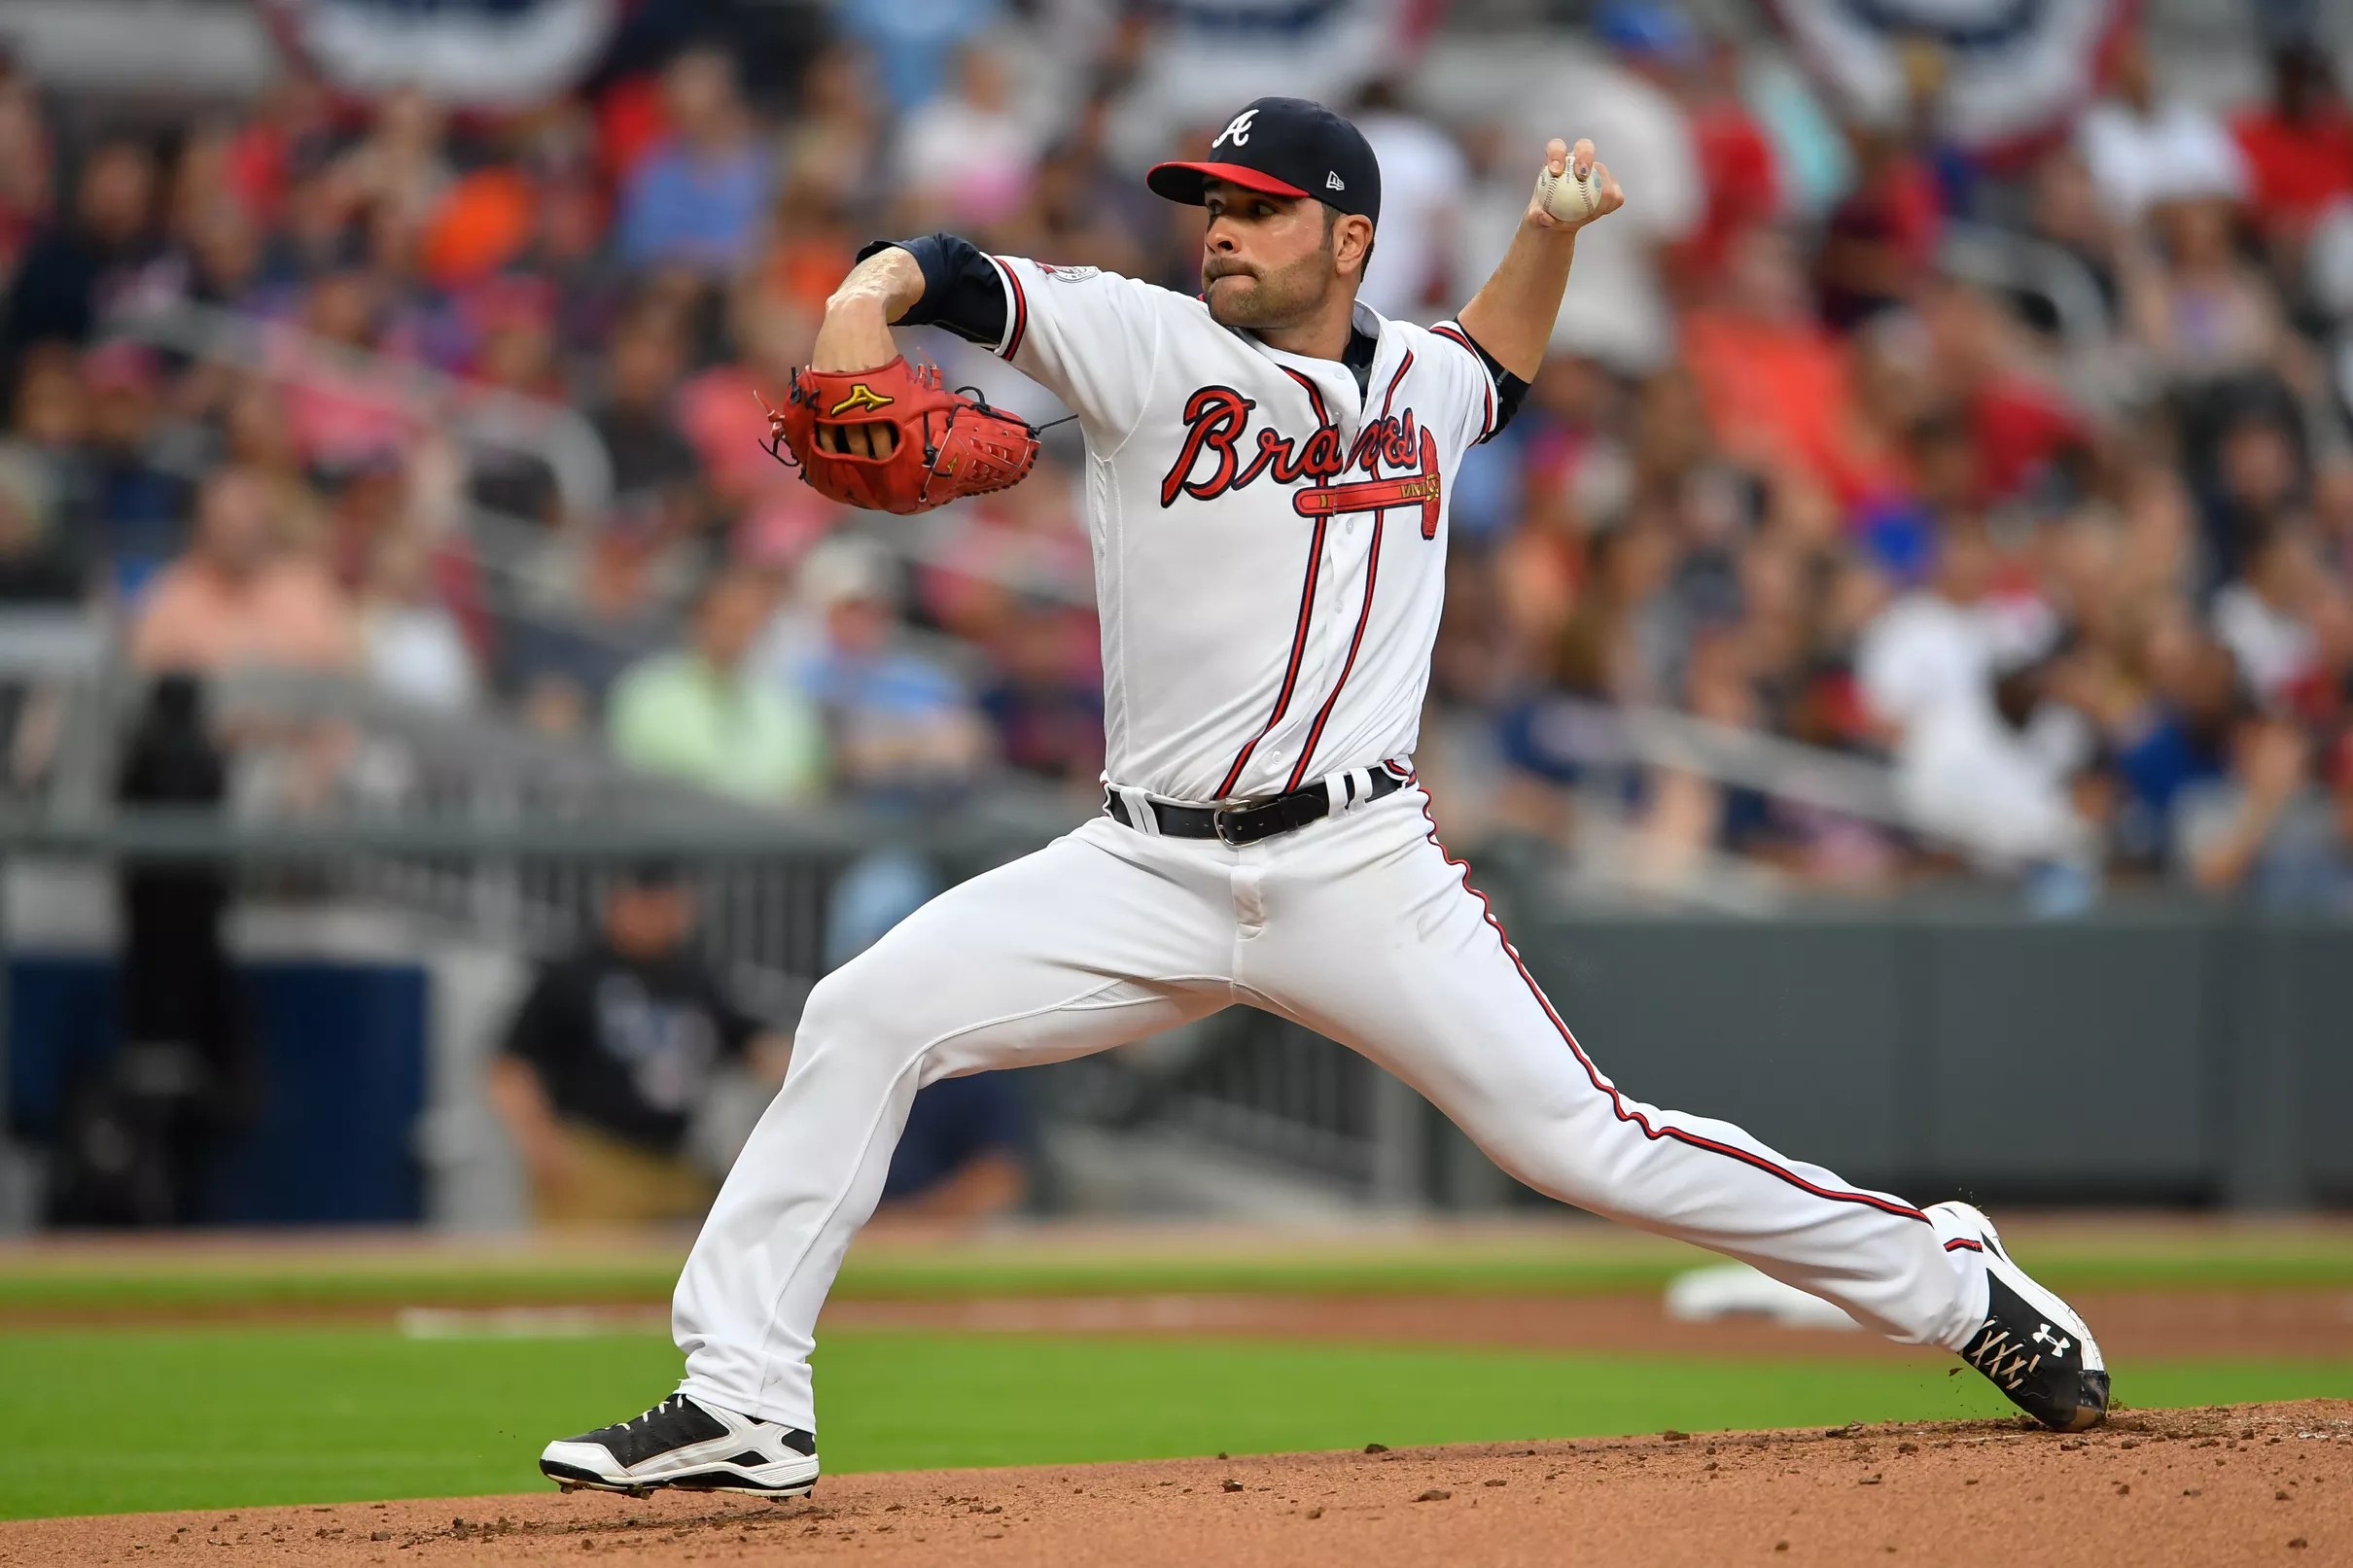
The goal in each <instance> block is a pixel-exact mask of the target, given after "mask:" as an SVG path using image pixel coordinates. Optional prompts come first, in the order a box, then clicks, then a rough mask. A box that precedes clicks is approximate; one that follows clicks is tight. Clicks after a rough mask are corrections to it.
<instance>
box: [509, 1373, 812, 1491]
mask: <svg viewBox="0 0 2353 1568" xmlns="http://www.w3.org/2000/svg"><path fill="white" fill-rule="evenodd" d="M540 1471H541V1473H542V1474H543V1475H544V1476H545V1477H546V1478H547V1479H548V1480H549V1481H554V1482H555V1483H556V1484H557V1485H559V1486H561V1487H563V1488H564V1490H566V1491H572V1490H574V1489H575V1488H577V1487H580V1486H593V1487H595V1488H596V1489H597V1490H598V1491H601V1492H628V1493H629V1494H631V1495H632V1496H637V1497H643V1496H644V1495H645V1494H646V1493H648V1492H650V1491H652V1490H653V1489H654V1488H656V1487H659V1486H675V1487H677V1488H679V1489H680V1490H682V1491H695V1492H742V1493H744V1494H745V1495H747V1496H751V1497H806V1496H808V1495H809V1493H810V1492H811V1491H813V1490H815V1489H816V1486H817V1438H816V1435H815V1434H814V1433H809V1432H803V1431H801V1430H800V1429H799V1428H798V1427H791V1426H787V1425H785V1424H784V1423H783V1422H782V1421H763V1420H761V1419H759V1418H758V1417H757V1416H755V1415H738V1414H736V1413H735V1412H734V1411H722V1410H720V1409H717V1408H716V1407H714V1406H710V1405H698V1404H696V1403H695V1402H694V1401H693V1400H691V1399H688V1398H687V1397H686V1396H685V1395H684V1394H673V1395H671V1396H670V1397H669V1398H668V1399H665V1400H663V1401H662V1402H661V1403H660V1404H659V1405H656V1406H654V1407H653V1409H651V1410H650V1411H646V1412H645V1413H644V1414H643V1415H638V1416H634V1417H632V1418H631V1419H629V1420H626V1421H622V1422H620V1423H619V1424H617V1425H615V1426H600V1427H598V1428H597V1429H596V1430H595V1431H593V1432H583V1433H581V1434H580V1435H579V1437H577V1438H566V1439H564V1440H563V1441H562V1442H560V1443H550V1444H549V1445H547V1446H546V1447H545V1449H544V1450H543V1451H542V1452H541V1454H540Z"/></svg>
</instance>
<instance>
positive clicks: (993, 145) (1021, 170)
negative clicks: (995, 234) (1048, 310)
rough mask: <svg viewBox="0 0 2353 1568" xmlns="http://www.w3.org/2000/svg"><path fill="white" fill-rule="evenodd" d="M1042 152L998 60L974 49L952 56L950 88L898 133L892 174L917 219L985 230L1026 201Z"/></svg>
mask: <svg viewBox="0 0 2353 1568" xmlns="http://www.w3.org/2000/svg"><path fill="white" fill-rule="evenodd" d="M1042 151H1043V144H1042V139H1041V138H1040V137H1039V136H1038V134H1037V132H1036V128H1035V127H1034V126H1032V125H1030V124H1029V123H1027V122H1025V121H1024V120H1023V119H1022V117H1021V115H1020V114H1019V113H1018V111H1017V108H1016V106H1015V103H1014V99H1013V86H1012V81H1011V78H1010V76H1009V74H1008V73H1007V71H1006V68H1005V62H1004V60H1003V59H1002V57H1001V56H1000V55H999V54H998V53H997V52H995V51H994V50H992V49H990V48H989V47H988V46H986V45H983V44H973V45H969V46H967V47H966V49H965V50H964V52H962V53H961V54H960V55H959V56H958V59H957V67H956V86H955V87H954V89H953V90H952V91H949V92H943V93H941V94H940V95H939V96H938V97H936V98H933V99H932V100H931V102H930V103H927V104H925V105H924V106H923V107H922V108H920V109H918V110H916V111H914V112H913V113H912V114H910V115H908V116H907V118H906V121H905V122H904V124H902V125H901V126H900V128H899V140H898V175H899V180H900V181H901V183H902V185H903V187H904V189H905V190H906V191H907V192H908V193H909V194H910V195H911V196H912V197H913V198H914V200H915V201H916V203H917V204H918V207H919V211H920V215H921V216H922V217H924V218H930V217H931V216H932V215H934V214H936V215H937V216H938V218H939V220H940V221H942V222H946V223H952V224H965V225H973V226H987V225H989V224H993V223H998V222H1001V221H1002V220H1004V219H1006V218H1010V217H1011V216H1012V215H1013V214H1014V213H1016V212H1018V211H1019V210H1020V208H1021V206H1022V204H1023V203H1024V202H1025V201H1027V200H1028V199H1029V195H1030V186H1031V182H1032V181H1033V180H1034V179H1035V178H1036V173H1037V158H1038V155H1039V153H1040V152H1042Z"/></svg>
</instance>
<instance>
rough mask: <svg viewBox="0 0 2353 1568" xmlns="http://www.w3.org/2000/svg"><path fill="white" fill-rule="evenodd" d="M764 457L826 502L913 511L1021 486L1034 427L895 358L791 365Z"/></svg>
mask: <svg viewBox="0 0 2353 1568" xmlns="http://www.w3.org/2000/svg"><path fill="white" fill-rule="evenodd" d="M763 406H764V404H763ZM782 447H790V448H791V451H792V456H791V457H790V459H788V458H787V457H786V456H785V455H784V452H783V451H781V450H780V448H782ZM768 455H769V456H771V457H773V458H775V459H776V460H777V461H778V462H779V463H789V464H791V465H794V466H797V467H798V468H799V469H800V476H801V477H802V478H803V479H804V480H806V481H808V483H809V484H810V485H811V486H812V487H813V488H815V489H816V491H817V492H818V494H820V495H823V496H825V497H828V498H830V499H832V500H834V501H839V502H844V503H847V504H848V505H853V506H864V507H866V508H867V509H869V510H872V511H889V512H901V513H904V512H919V511H929V510H931V508H932V507H934V506H940V505H946V504H947V503H949V502H951V501H954V500H956V499H957V498H958V497H960V496H979V495H986V494H988V492H990V491H992V490H1002V489H1005V488H1006V487H1007V486H1010V485H1015V484H1019V483H1020V482H1021V481H1022V480H1023V479H1024V478H1025V477H1027V476H1028V474H1029V471H1030V469H1031V467H1032V466H1033V465H1034V464H1036V461H1037V431H1036V428H1035V427H1033V426H1032V425H1031V424H1030V423H1029V422H1028V421H1027V420H1023V419H1017V418H1015V417H1014V416H1013V415H1011V414H1008V413H1004V412H1001V411H1000V410H998V409H995V408H992V407H990V406H989V404H988V402H987V401H986V400H984V399H981V398H979V397H976V396H975V397H966V395H965V394H964V393H962V392H951V391H948V390H947V389H946V388H944V387H942V386H941V385H940V380H939V367H938V366H932V365H926V366H909V365H908V364H907V361H906V357H905V356H904V355H901V356H900V357H899V358H897V359H895V360H893V361H892V362H891V363H890V364H888V365H885V366H877V367H876V368H874V369H871V370H847V371H836V370H796V371H794V372H793V374H792V392H791V395H790V397H788V398H786V400H785V406H784V407H782V408H770V409H769V410H768Z"/></svg>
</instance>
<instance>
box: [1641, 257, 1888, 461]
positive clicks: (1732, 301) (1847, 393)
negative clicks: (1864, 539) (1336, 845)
mask: <svg viewBox="0 0 2353 1568" xmlns="http://www.w3.org/2000/svg"><path fill="white" fill-rule="evenodd" d="M1809 306H1810V301H1809V299H1808V298H1807V293H1806V282H1805V277H1804V275H1803V273H1801V272H1800V270H1799V262H1798V260H1797V257H1796V255H1795V253H1794V252H1793V250H1792V248H1791V246H1790V243H1789V240H1788V239H1787V237H1786V236H1784V235H1782V234H1781V233H1779V232H1778V231H1776V230H1774V229H1770V228H1758V229H1752V230H1750V231H1749V232H1748V233H1747V234H1745V235H1743V236H1742V237H1741V239H1740V241H1739V242H1738V245H1737V246H1735V248H1734V251H1733V255H1732V260H1731V263H1730V265H1729V267H1728V269H1727V270H1726V273H1725V276H1724V280H1723V284H1722V287H1721V288H1720V289H1719V290H1718V300H1717V303H1716V305H1715V306H1714V308H1712V309H1707V310H1699V311H1694V312H1693V313H1692V314H1691V315H1690V316H1688V317H1686V318H1685V319H1684V323H1683V359H1684V362H1685V364H1686V365H1688V366H1689V367H1690V369H1691V373H1692V376H1693V378H1694V379H1695V380H1696V381H1697V382H1698V383H1699V388H1700V397H1701V401H1703V403H1704V404H1705V405H1706V409H1707V418H1708V423H1709V424H1710V425H1711V426H1712V427H1713V428H1714V431H1715V434H1716V439H1717V440H1718V441H1719V442H1721V443H1722V444H1723V447H1724V450H1725V452H1726V454H1727V455H1728V456H1730V457H1732V458H1734V459H1735V460H1736V461H1739V462H1745V463H1748V464H1751V465H1753V466H1755V467H1756V468H1758V469H1761V470H1766V471H1768V472H1771V471H1775V470H1779V469H1780V468H1781V467H1783V466H1784V465H1788V464H1795V465H1796V466H1798V467H1799V468H1801V469H1804V470H1808V471H1809V472H1810V473H1811V474H1813V475H1814V476H1815V477H1816V478H1818V479H1820V480H1821V481H1823V482H1824V483H1826V484H1828V485H1829V486H1830V487H1831V488H1832V490H1833V491H1835V492H1836V493H1837V494H1838V495H1839V496H1840V497H1841V498H1842V499H1845V500H1851V499H1852V498H1853V497H1854V496H1856V495H1857V494H1860V493H1861V492H1863V491H1864V490H1866V489H1868V488H1870V487H1871V485H1872V484H1874V483H1875V482H1877V481H1878V480H1879V479H1880V478H1882V477H1883V476H1884V475H1883V473H1882V472H1881V470H1883V468H1884V464H1883V462H1882V461H1880V460H1879V458H1878V456H1877V454H1875V452H1874V451H1873V449H1872V442H1871V438H1870V433H1869V431H1868V430H1867V429H1866V428H1865V427H1864V425H1863V422H1862V421H1861V419H1859V418H1858V417H1857V414H1856V408H1855V401H1854V391H1853V384H1852V380H1851V378H1850V376H1849V374H1848V371H1847V365H1846V357H1845V353H1844V349H1843V348H1842V346H1841V345H1840V343H1839V340H1838V339H1837V338H1835V337H1833V336H1832V335H1831V334H1830V333H1829V332H1827V331H1824V330H1823V329H1822V325H1821V323H1820V322H1818V321H1816V320H1815V319H1814V316H1813V312H1812V310H1811V309H1810V308H1809Z"/></svg>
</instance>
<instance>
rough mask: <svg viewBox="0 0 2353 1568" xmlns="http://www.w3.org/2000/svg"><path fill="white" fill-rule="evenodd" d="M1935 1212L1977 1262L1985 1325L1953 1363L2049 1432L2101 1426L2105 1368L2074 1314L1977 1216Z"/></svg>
mask: <svg viewBox="0 0 2353 1568" xmlns="http://www.w3.org/2000/svg"><path fill="white" fill-rule="evenodd" d="M1936 1210H1941V1211H1943V1212H1944V1213H1946V1214H1948V1215H1949V1216H1951V1217H1952V1218H1954V1219H1956V1220H1958V1221H1960V1222H1961V1225H1962V1228H1963V1229H1962V1234H1963V1236H1964V1237H1971V1238H1975V1239H1976V1240H1978V1241H1979V1242H1980V1243H1981V1244H1982V1248H1983V1251H1984V1259H1985V1322H1984V1326H1983V1327H1981V1328H1980V1329H1979V1330H1978V1331H1977V1334H1976V1336H1975V1337H1974V1338H1973V1339H1971V1340H1970V1342H1969V1343H1968V1344H1967V1345H1966V1346H1965V1347H1963V1349H1962V1350H1961V1359H1962V1360H1963V1361H1966V1362H1968V1363H1969V1365H1971V1366H1973V1367H1975V1368H1976V1369H1977V1370H1978V1371H1980V1372H1982V1373H1984V1375H1985V1376H1987V1377H1988V1378H1990V1379H1992V1382H1993V1386H1994V1387H1996V1388H1998V1389H2000V1390H2001V1391H2002V1392H2003V1393H2005V1394H2007V1395H2009V1396H2010V1402H2011V1403H2012V1404H2014V1405H2016V1406H2017V1407H2018V1408H2019V1410H2022V1411H2025V1412H2026V1413H2027V1414H2028V1415H2031V1416H2033V1417H2034V1418H2035V1419H2036V1420H2038V1421H2040V1422H2042V1423H2043V1424H2044V1425H2045V1426H2047V1427H2049V1428H2051V1429H2052V1430H2053V1431H2054V1432H2081V1431H2083V1430H2085V1429H2086V1428H2087V1427H2094V1426H2097V1425H2099V1424H2100V1422H2102V1421H2104V1420H2106V1419H2107V1418H2108V1368H2107V1366H2106V1364H2105V1363H2103V1362H2102V1361H2101V1360H2100V1347H2099V1345H2098V1343H2097V1342H2094V1341H2093V1340H2092V1338H2091V1330H2090V1328H2088V1327H2086V1326H2085V1323H2084V1320H2083V1319H2082V1318H2081V1317H2079V1316H2077V1315H2076V1311H2075V1308H2074V1307H2069V1306H2068V1305H2067V1304H2066V1303H2065V1302H2063V1301H2060V1300H2059V1299H2058V1298H2057V1297H2056V1296H2054V1295H2053V1294H2052V1293H2051V1292H2050V1290H2048V1289H2047V1288H2045V1287H2044V1286H2042V1285H2039V1284H2037V1283H2035V1281H2034V1279H2033V1278H2032V1277H2031V1276H2030V1275H2028V1274H2027V1272H2026V1271H2025V1270H2023V1269H2020V1268H2019V1266H2018V1265H2017V1264H2015V1263H2013V1262H2011V1261H2010V1254H2009V1253H2008V1252H2005V1251H2004V1250H2003V1249H2002V1237H2001V1233H2000V1232H1998V1231H1996V1230H1995V1229H1994V1228H1993V1222H1992V1221H1991V1220H1989V1219H1987V1218H1986V1217H1985V1216H1984V1214H1983V1213H1981V1212H1979V1211H1978V1210H1977V1209H1975V1208H1972V1207H1971V1206H1970V1205H1969V1204H1967V1203H1938V1204H1936V1205H1934V1209H1933V1210H1932V1212H1933V1211H1936Z"/></svg>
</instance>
